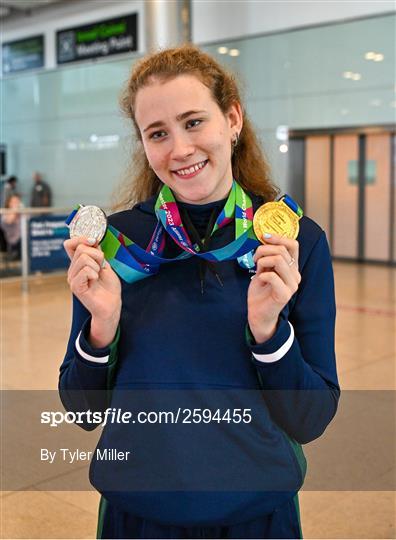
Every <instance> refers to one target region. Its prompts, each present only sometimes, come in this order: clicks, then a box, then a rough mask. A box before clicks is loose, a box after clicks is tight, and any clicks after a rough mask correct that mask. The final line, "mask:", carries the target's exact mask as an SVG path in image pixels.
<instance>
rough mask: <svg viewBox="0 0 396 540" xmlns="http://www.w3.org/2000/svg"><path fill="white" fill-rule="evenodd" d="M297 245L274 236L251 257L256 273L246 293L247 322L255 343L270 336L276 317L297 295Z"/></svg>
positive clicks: (295, 242)
mask: <svg viewBox="0 0 396 540" xmlns="http://www.w3.org/2000/svg"><path fill="white" fill-rule="evenodd" d="M298 247H299V246H298V242H297V240H291V239H290V238H286V237H284V236H278V235H275V234H273V235H272V236H271V237H270V238H265V244H264V245H262V246H260V247H258V248H257V250H256V253H255V255H254V261H255V262H256V266H257V272H256V274H255V275H254V276H253V278H252V281H251V283H250V285H249V289H248V322H249V327H250V331H251V332H252V334H253V337H254V339H255V340H256V342H257V343H264V342H265V341H267V340H268V339H269V338H270V337H272V336H273V334H274V333H275V330H276V326H277V323H278V317H279V313H280V312H281V311H282V309H283V308H284V306H285V305H286V304H287V303H288V301H289V300H290V298H291V297H292V296H293V294H294V293H295V292H296V291H297V289H298V285H299V283H300V281H301V275H300V273H299V271H298Z"/></svg>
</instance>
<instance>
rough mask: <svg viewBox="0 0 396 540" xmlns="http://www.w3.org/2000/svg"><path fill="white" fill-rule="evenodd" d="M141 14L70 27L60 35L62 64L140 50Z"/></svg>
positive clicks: (58, 60) (58, 34)
mask: <svg viewBox="0 0 396 540" xmlns="http://www.w3.org/2000/svg"><path fill="white" fill-rule="evenodd" d="M137 40H138V35H137V14H136V13H133V14H131V15H125V16H122V17H117V18H116V19H108V20H105V21H98V22H95V23H93V24H89V25H85V26H77V27H75V28H67V29H65V30H59V31H58V32H57V33H56V59H57V63H58V64H66V63H68V62H76V61H80V60H89V59H92V58H98V57H101V56H110V55H112V54H119V53H124V52H130V51H136V50H137Z"/></svg>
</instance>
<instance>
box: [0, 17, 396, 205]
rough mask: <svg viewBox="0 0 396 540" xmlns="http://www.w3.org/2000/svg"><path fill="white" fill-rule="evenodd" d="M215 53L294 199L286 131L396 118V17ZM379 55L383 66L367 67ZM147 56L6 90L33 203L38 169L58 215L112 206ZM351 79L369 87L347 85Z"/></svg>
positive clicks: (6, 134)
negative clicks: (125, 114) (127, 111)
mask: <svg viewBox="0 0 396 540" xmlns="http://www.w3.org/2000/svg"><path fill="white" fill-rule="evenodd" d="M219 45H222V46H225V47H227V48H228V49H232V48H235V49H237V50H238V52H239V56H230V55H229V54H225V55H221V54H219V53H218V52H217V49H218V46H219ZM205 48H206V49H207V50H208V51H210V52H211V53H213V54H214V55H215V56H216V57H217V58H219V60H221V61H222V62H225V64H226V65H227V66H229V67H230V68H231V69H232V70H234V71H235V72H236V73H237V74H238V75H239V76H240V78H241V80H242V82H243V85H244V88H245V94H246V95H245V99H246V107H247V111H248V113H249V115H250V117H251V119H252V120H253V122H254V124H255V125H256V127H257V129H258V133H259V136H260V137H261V139H262V142H263V144H264V148H265V151H266V154H267V156H268V158H269V161H270V163H271V165H272V167H273V176H274V179H275V182H276V183H277V184H278V185H280V187H281V188H282V190H284V191H288V186H289V184H288V182H289V180H288V178H287V171H288V154H287V153H281V152H280V151H279V146H280V143H281V142H283V141H279V140H277V138H276V128H277V127H278V126H279V125H285V126H289V128H292V129H299V128H315V127H316V128H321V127H330V126H347V125H348V126H350V125H364V124H366V125H370V124H386V123H390V122H392V121H393V120H394V119H395V111H396V109H395V105H396V97H395V93H394V91H395V87H394V85H395V65H396V64H395V16H394V15H388V16H383V17H373V18H369V19H363V20H358V21H353V22H348V23H342V24H334V25H328V26H321V27H316V28H309V29H301V30H298V31H291V32H282V33H278V34H274V35H267V36H262V37H250V38H246V39H242V40H234V41H230V42H227V43H221V44H217V45H210V46H207V47H205ZM369 51H375V52H377V53H381V54H383V55H384V58H383V60H382V61H378V62H375V61H373V60H366V59H365V53H366V52H369ZM233 54H235V53H233ZM137 57H138V56H137V55H130V56H129V57H128V58H126V57H123V58H122V59H116V60H111V61H100V62H95V63H84V64H78V65H71V66H67V67H62V68H60V69H57V70H54V71H45V72H40V73H30V74H20V75H13V76H10V77H8V78H5V79H3V80H2V81H1V90H2V100H1V113H2V118H3V120H2V122H3V123H2V135H1V141H0V142H4V143H6V144H7V152H8V174H16V175H17V176H18V177H19V179H20V190H21V191H22V192H23V198H24V202H25V204H28V203H29V192H30V189H31V185H32V183H31V176H32V173H33V171H34V170H38V171H40V172H42V173H43V175H44V179H45V180H47V181H48V182H49V183H50V184H51V186H52V188H53V192H54V205H56V206H62V207H64V206H74V205H75V204H76V203H77V202H83V203H91V204H99V205H102V206H108V205H109V203H110V196H111V193H112V192H113V190H114V189H115V187H116V185H117V183H118V181H119V180H120V179H121V177H122V176H123V172H124V170H125V168H126V165H127V163H128V161H129V158H130V155H131V146H132V144H131V138H130V136H131V133H132V130H131V125H130V123H129V122H127V121H123V120H122V118H121V115H120V113H119V109H118V96H119V93H120V89H121V86H122V84H123V83H124V82H125V81H126V80H127V77H128V73H129V70H130V67H131V65H132V63H133V62H134V61H135V60H136V58H137ZM347 72H350V73H353V74H356V73H357V74H360V76H361V78H360V79H359V80H353V79H352V78H345V77H344V76H343V74H345V73H347ZM292 180H293V179H291V180H290V181H292ZM297 191H298V190H297Z"/></svg>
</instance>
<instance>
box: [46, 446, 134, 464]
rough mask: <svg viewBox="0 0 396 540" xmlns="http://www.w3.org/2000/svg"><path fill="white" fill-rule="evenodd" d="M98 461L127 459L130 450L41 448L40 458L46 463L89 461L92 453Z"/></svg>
mask: <svg viewBox="0 0 396 540" xmlns="http://www.w3.org/2000/svg"><path fill="white" fill-rule="evenodd" d="M94 454H95V458H96V459H97V460H98V461H128V459H129V457H130V455H131V452H130V451H125V452H122V451H120V450H118V449H117V448H102V449H99V448H97V449H96V450H95V451H88V452H86V451H83V450H79V449H75V450H70V448H59V450H49V449H48V448H41V450H40V460H41V461H45V462H47V463H50V464H52V463H54V462H55V461H56V460H58V461H64V462H66V463H77V462H82V461H91V460H92V457H93V455H94Z"/></svg>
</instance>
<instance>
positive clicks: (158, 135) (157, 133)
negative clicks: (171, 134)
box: [150, 131, 166, 139]
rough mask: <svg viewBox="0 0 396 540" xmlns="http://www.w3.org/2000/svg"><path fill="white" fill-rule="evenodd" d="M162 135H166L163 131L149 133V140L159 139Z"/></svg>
mask: <svg viewBox="0 0 396 540" xmlns="http://www.w3.org/2000/svg"><path fill="white" fill-rule="evenodd" d="M164 135H166V133H165V131H154V133H151V135H150V139H161V138H162V137H163V136H164Z"/></svg>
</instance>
